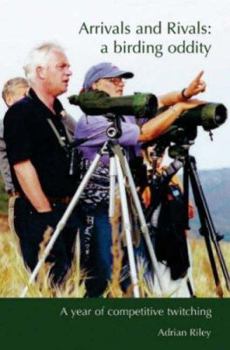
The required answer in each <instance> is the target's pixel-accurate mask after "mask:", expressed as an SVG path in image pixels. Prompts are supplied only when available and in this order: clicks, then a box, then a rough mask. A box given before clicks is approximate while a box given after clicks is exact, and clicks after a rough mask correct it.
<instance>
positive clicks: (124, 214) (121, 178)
mask: <svg viewBox="0 0 230 350" xmlns="http://www.w3.org/2000/svg"><path fill="white" fill-rule="evenodd" d="M115 161H116V167H117V175H118V184H119V191H120V196H121V210H122V217H123V223H124V229H125V235H126V243H127V251H128V259H129V266H130V275H131V280H132V284H133V294H134V297H136V298H139V297H140V292H139V288H138V279H137V270H136V262H135V257H134V251H133V244H132V235H131V224H130V220H129V210H128V202H127V195H126V191H125V184H124V181H125V179H124V176H123V173H122V168H121V165H120V161H119V158H118V156H117V154H115Z"/></svg>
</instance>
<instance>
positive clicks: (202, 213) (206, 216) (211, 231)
mask: <svg viewBox="0 0 230 350" xmlns="http://www.w3.org/2000/svg"><path fill="white" fill-rule="evenodd" d="M188 166H189V171H190V179H191V185H192V189H193V193H194V199H195V202H196V206H197V209H198V214H199V219H200V223H201V231H200V232H201V234H202V235H203V236H204V238H205V243H206V247H207V251H208V255H209V259H210V263H211V267H212V272H213V277H214V280H215V284H216V292H217V294H218V295H219V296H220V297H222V296H223V290H222V287H221V283H220V278H219V275H218V271H217V267H216V263H215V258H214V254H213V251H212V244H211V241H212V242H213V244H214V247H215V249H216V252H217V257H218V259H219V262H220V265H221V268H222V272H223V274H224V277H225V281H226V286H227V288H228V290H229V280H230V279H229V273H228V269H227V266H226V264H225V260H224V257H223V254H222V251H221V249H220V245H219V242H218V241H217V238H216V232H215V228H214V224H213V221H212V218H211V214H210V212H209V209H208V205H207V202H206V199H205V196H204V193H203V190H202V186H201V183H200V181H199V177H198V174H197V171H196V165H195V159H194V158H193V157H189V163H188Z"/></svg>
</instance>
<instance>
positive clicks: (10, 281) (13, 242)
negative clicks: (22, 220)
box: [0, 222, 230, 298]
mask: <svg viewBox="0 0 230 350" xmlns="http://www.w3.org/2000/svg"><path fill="white" fill-rule="evenodd" d="M113 225H116V222H115V223H113ZM114 228H115V226H114ZM113 231H114V237H113V240H114V245H113V257H114V266H113V278H112V280H111V282H110V284H109V286H108V289H107V291H106V292H105V294H104V297H113V298H121V297H129V296H131V295H132V294H131V293H132V290H131V289H132V288H130V289H129V290H128V291H127V293H126V294H125V295H124V293H123V292H122V290H121V287H120V278H121V271H122V269H121V267H122V254H121V251H120V242H119V239H118V230H117V229H114V230H113ZM191 248H192V255H193V278H194V285H195V293H196V296H197V297H217V294H216V290H215V284H214V280H213V276H212V272H211V269H210V264H209V260H208V256H207V253H206V247H205V244H204V241H203V240H202V239H199V240H195V239H194V240H191ZM221 248H222V251H223V254H224V257H225V260H226V263H227V266H228V268H229V269H230V244H229V243H224V242H222V243H221ZM79 249H80V243H79V241H77V243H76V252H75V259H74V261H73V265H72V268H71V270H70V271H69V274H68V276H67V277H66V280H65V282H64V283H63V285H62V287H61V288H54V287H53V286H52V285H51V282H50V279H49V277H48V276H49V271H50V267H51V266H47V265H46V266H43V268H42V270H41V271H40V273H39V277H38V279H37V281H36V283H34V284H33V285H32V286H31V287H30V288H29V291H28V294H27V297H32V298H33V297H38V298H39V297H43V298H44V297H45V298H52V297H73V298H76V297H79V298H81V297H84V296H85V283H84V282H85V279H86V278H87V276H86V274H85V273H83V272H82V271H81V270H80V260H79V257H80V250H79ZM0 250H1V257H0V297H19V295H20V294H21V292H22V290H23V288H24V287H25V286H26V285H27V283H28V280H29V276H30V273H29V272H28V271H27V270H26V268H25V267H24V264H23V261H22V258H21V255H20V254H19V247H18V241H17V239H16V238H15V236H14V235H13V234H12V233H9V232H7V233H6V232H5V233H2V234H1V235H0ZM144 271H145V267H144V265H143V263H142V262H140V263H139V268H138V277H139V287H140V294H141V296H142V297H156V294H154V293H153V292H152V281H151V280H150V281H148V283H146V280H145V278H144ZM219 271H220V269H219ZM220 276H221V283H222V286H223V291H224V297H229V296H230V294H229V292H228V291H227V290H226V288H225V282H224V279H223V277H222V273H221V271H220ZM165 297H170V295H165Z"/></svg>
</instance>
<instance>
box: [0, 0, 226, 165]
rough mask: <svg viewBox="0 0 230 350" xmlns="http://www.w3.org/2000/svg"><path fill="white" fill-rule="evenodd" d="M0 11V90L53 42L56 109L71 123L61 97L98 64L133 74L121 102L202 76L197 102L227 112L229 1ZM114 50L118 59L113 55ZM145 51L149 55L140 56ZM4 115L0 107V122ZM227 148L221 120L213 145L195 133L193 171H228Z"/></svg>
mask: <svg viewBox="0 0 230 350" xmlns="http://www.w3.org/2000/svg"><path fill="white" fill-rule="evenodd" d="M0 9H1V11H0V39H1V41H0V42H1V55H0V66H1V74H0V87H1V89H2V87H3V84H4V82H5V81H6V80H8V79H10V78H12V77H15V76H23V75H24V72H23V69H22V67H23V64H24V62H25V58H26V56H27V54H28V52H29V51H30V50H31V49H32V48H33V47H35V46H37V45H39V44H40V43H42V42H44V41H55V42H58V43H59V44H61V45H62V46H63V47H64V48H65V49H66V53H67V56H68V58H69V60H70V63H71V68H72V71H73V76H72V78H71V82H70V85H69V90H68V92H67V94H65V95H63V96H62V97H61V101H62V102H63V104H64V106H65V108H66V110H67V111H69V112H70V113H71V114H72V115H73V116H74V117H75V118H76V119H77V118H78V117H79V116H80V115H81V111H80V110H79V109H78V108H77V107H74V106H70V105H69V103H68V100H67V96H68V95H71V94H74V93H78V92H79V90H80V88H81V85H82V81H83V78H84V75H85V72H86V71H87V70H88V68H89V67H90V66H92V65H94V64H96V63H99V62H105V61H108V62H113V63H114V64H115V65H118V66H119V67H120V68H121V69H123V70H129V71H132V72H134V74H135V77H134V78H133V79H131V80H129V81H127V83H126V90H125V92H126V94H132V93H134V92H152V93H154V94H156V95H161V94H164V93H166V92H169V91H174V90H182V88H184V87H186V85H187V84H188V83H189V82H190V81H191V80H192V79H193V78H194V77H195V76H196V74H198V73H199V72H200V71H201V70H204V72H205V73H204V78H205V81H206V83H207V90H206V92H205V93H204V94H202V96H200V98H202V100H205V101H210V102H221V103H224V104H225V106H226V107H227V108H228V109H229V108H230V102H229V101H230V99H229V92H230V79H229V75H230V74H229V73H230V69H229V67H230V45H229V32H230V21H229V13H230V2H229V0H221V1H219V2H217V1H216V0H215V1H214V0H203V1H197V0H194V1H190V0H160V1H159V0H155V1H152V0H110V1H108V0H97V1H93V0H84V1H82V0H81V1H79V0H65V1H59V0H40V1H37V2H34V1H31V0H20V1H16V0H10V1H9V0H0ZM140 26H142V29H144V28H147V26H148V28H150V27H151V29H152V33H151V34H145V33H143V32H142V33H139V34H138V33H137V29H138V28H140ZM81 28H82V29H81ZM83 28H87V31H88V33H87V32H86V29H83ZM96 28H97V34H96V33H95V31H96ZM124 28H126V33H125V30H124ZM90 30H91V34H90ZM106 30H107V31H108V32H109V31H110V32H109V33H108V34H107V33H106ZM111 30H113V31H115V33H113V34H112V33H111ZM122 30H123V32H122ZM188 31H190V33H188ZM115 43H116V50H117V51H118V48H119V46H118V45H120V46H122V52H115V51H114V46H115ZM138 43H139V44H141V45H140V46H141V50H140V51H141V52H137V53H135V52H130V53H127V52H126V53H125V52H124V49H125V50H126V51H127V50H128V45H129V48H130V50H131V51H132V50H134V48H135V50H136V51H137V49H138V46H137V45H138ZM105 45H106V46H105ZM131 45H132V47H131ZM147 45H152V50H153V52H152V51H151V52H146V51H147ZM106 48H107V51H106V50H105V49H106ZM102 49H103V50H104V51H102V52H101V50H102ZM174 50H179V51H181V50H182V51H184V50H187V51H188V52H187V53H186V52H182V53H181V52H177V51H176V52H175V53H173V51H174ZM192 50H193V52H190V51H192ZM157 51H158V54H157ZM160 52H161V53H160ZM157 56H161V57H157ZM5 110H6V107H5V105H4V103H3V101H2V100H1V101H0V115H1V116H4V113H5ZM229 148H230V122H229V120H227V122H226V123H225V124H224V125H222V126H221V127H219V128H218V129H216V130H214V141H213V142H211V141H210V138H209V135H208V133H207V132H205V131H203V129H202V127H199V132H198V136H197V138H196V140H195V144H194V145H193V146H192V147H191V154H193V155H195V157H196V159H197V164H198V167H199V168H200V169H211V168H222V167H230V157H229V154H228V153H229V152H228V149H229Z"/></svg>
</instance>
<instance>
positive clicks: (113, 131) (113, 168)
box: [21, 116, 164, 298]
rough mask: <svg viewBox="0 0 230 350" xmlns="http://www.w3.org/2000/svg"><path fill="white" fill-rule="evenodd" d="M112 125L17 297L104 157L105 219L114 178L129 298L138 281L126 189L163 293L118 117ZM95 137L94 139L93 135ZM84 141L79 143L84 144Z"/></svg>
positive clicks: (26, 288) (39, 265)
mask: <svg viewBox="0 0 230 350" xmlns="http://www.w3.org/2000/svg"><path fill="white" fill-rule="evenodd" d="M110 118H111V116H110ZM112 120H113V123H112V125H111V126H110V127H109V128H108V129H107V131H106V133H107V136H108V139H109V140H108V141H106V142H105V143H104V145H103V146H102V148H101V149H100V150H99V151H98V152H97V154H96V156H95V158H94V160H93V161H92V163H91V165H90V167H89V168H88V170H87V172H86V174H85V176H84V177H83V179H82V181H81V183H80V185H79V187H78V189H77V191H76V192H75V194H74V196H73V198H72V200H71V202H70V204H69V206H68V207H67V209H66V211H65V213H64V214H63V216H62V218H61V220H60V221H59V223H58V224H57V226H56V229H55V231H54V233H53V235H52V237H51V239H50V241H49V243H48V245H47V246H46V248H45V250H44V252H43V255H42V256H41V258H40V260H39V261H38V263H37V265H36V267H35V269H34V270H33V272H32V274H31V276H30V279H29V282H28V285H27V286H26V287H25V288H24V290H23V292H22V294H21V297H25V296H26V293H27V291H28V288H29V286H30V285H31V283H33V282H34V280H35V278H36V276H37V274H38V271H39V270H40V268H41V266H42V264H43V263H44V262H45V260H46V258H47V256H48V254H49V253H50V251H51V249H52V247H53V245H54V243H55V241H56V239H57V237H58V236H59V234H60V232H61V231H62V230H63V228H64V227H65V225H66V223H67V220H68V218H69V217H70V215H71V213H72V211H73V209H74V208H75V206H76V205H77V202H78V201H79V199H80V196H81V194H82V192H83V191H84V189H85V187H86V185H87V183H88V181H89V180H90V178H91V176H92V174H93V172H94V171H95V169H96V167H97V165H98V163H99V161H100V159H101V157H102V156H103V155H105V154H108V155H109V159H110V206H109V215H110V216H113V213H114V192H115V183H116V178H117V180H118V187H119V192H120V197H121V210H122V219H123V227H124V231H125V237H126V243H127V252H128V261H129V267H130V276H131V282H132V285H133V295H134V297H136V298H138V297H140V292H139V287H138V278H137V268H136V262H135V256H134V251H133V244H132V233H131V223H130V215H129V206H128V199H127V188H128V189H129V194H130V195H131V197H132V200H133V202H134V206H135V210H136V212H137V214H138V220H139V223H140V230H141V232H142V234H143V237H144V239H145V243H146V246H147V249H148V252H149V256H150V260H151V263H152V267H153V271H154V273H155V275H156V279H157V282H158V284H159V287H160V290H161V292H163V291H164V286H163V283H162V281H161V278H160V272H159V269H158V262H157V259H156V256H155V252H154V250H153V246H152V242H151V239H150V235H149V229H148V226H147V223H146V220H145V217H144V214H143V211H142V207H141V203H140V200H139V197H138V195H137V192H136V188H135V184H134V180H133V178H132V174H131V170H130V168H129V164H128V161H127V158H126V156H125V153H124V150H123V149H122V147H121V146H120V145H119V144H118V140H117V139H118V138H119V137H120V136H121V132H122V131H121V126H120V117H119V116H113V119H112ZM94 136H95V135H94ZM85 141H86V140H81V142H80V143H83V142H85Z"/></svg>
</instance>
